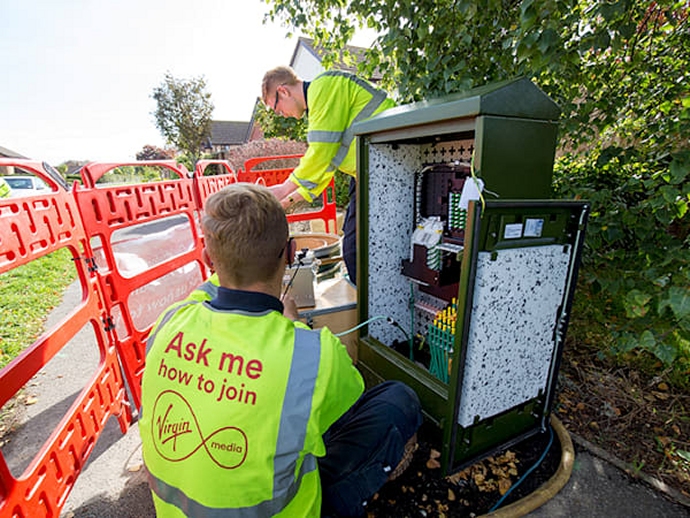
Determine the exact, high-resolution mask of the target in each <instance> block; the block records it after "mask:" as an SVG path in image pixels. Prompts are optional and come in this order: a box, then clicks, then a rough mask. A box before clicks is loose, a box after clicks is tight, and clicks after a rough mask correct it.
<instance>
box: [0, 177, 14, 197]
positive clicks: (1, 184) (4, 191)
mask: <svg viewBox="0 0 690 518" xmlns="http://www.w3.org/2000/svg"><path fill="white" fill-rule="evenodd" d="M11 193H12V189H11V188H10V184H8V183H7V182H6V181H5V179H4V178H0V198H9V197H10V194H11Z"/></svg>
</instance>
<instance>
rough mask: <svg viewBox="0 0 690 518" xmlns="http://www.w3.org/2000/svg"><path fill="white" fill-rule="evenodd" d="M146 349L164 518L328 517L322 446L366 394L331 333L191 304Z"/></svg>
mask: <svg viewBox="0 0 690 518" xmlns="http://www.w3.org/2000/svg"><path fill="white" fill-rule="evenodd" d="M147 349H148V352H147V355H146V370H145V372H144V375H143V380H142V413H141V418H140V420H139V429H140V434H141V439H142V451H143V456H144V462H145V464H146V467H147V470H148V472H149V483H150V485H151V488H152V492H153V497H154V504H155V506H156V513H157V516H158V517H159V518H165V517H182V516H190V517H216V516H217V517H220V516H223V517H241V518H251V517H263V516H286V517H287V516H289V517H312V516H313V517H318V516H319V515H320V509H321V486H320V479H319V473H318V466H317V463H316V458H317V457H321V456H323V455H325V453H326V451H325V446H324V443H323V439H322V435H323V433H324V432H325V431H326V430H327V429H328V428H329V427H330V426H331V424H332V423H333V422H335V420H336V419H337V418H338V417H340V416H341V415H342V414H343V413H344V412H345V411H347V409H349V408H350V406H352V404H353V403H354V402H355V401H356V400H357V399H358V398H359V396H360V395H361V394H362V392H363V390H364V383H363V381H362V378H361V376H360V374H359V373H358V372H357V370H356V369H355V367H354V366H353V364H352V360H351V358H350V357H349V356H348V354H347V350H346V349H345V347H344V346H343V345H342V343H341V342H340V341H339V340H338V339H337V338H336V337H335V336H334V335H333V334H332V333H331V332H330V331H328V330H327V329H323V330H321V331H312V330H310V329H308V328H307V327H306V326H304V325H303V324H301V323H299V322H292V321H291V320H289V319H287V318H285V317H284V316H283V315H282V314H280V313H279V312H278V311H276V310H271V309H267V310H266V311H263V312H260V313H257V312H253V311H247V310H244V309H242V310H220V309H217V308H214V307H212V306H211V305H210V304H208V303H206V302H198V301H195V300H192V299H187V300H185V301H183V302H181V303H178V304H176V305H174V306H172V307H171V308H170V309H169V310H168V311H167V312H166V313H164V314H163V315H162V316H161V318H160V319H159V321H158V322H157V324H156V326H155V327H154V331H152V333H151V335H150V337H149V340H148V342H147Z"/></svg>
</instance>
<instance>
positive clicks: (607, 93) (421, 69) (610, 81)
mask: <svg viewBox="0 0 690 518" xmlns="http://www.w3.org/2000/svg"><path fill="white" fill-rule="evenodd" d="M269 4H271V6H272V7H271V9H270V11H269V13H268V14H267V18H269V19H271V20H280V21H282V22H283V23H284V24H285V25H286V26H287V27H288V28H289V29H290V30H297V29H299V30H300V31H302V32H304V33H306V34H307V35H309V36H311V37H313V38H314V40H315V44H316V45H319V46H321V47H322V48H323V49H325V51H326V52H329V54H328V55H327V56H326V59H325V60H324V64H325V65H326V66H328V65H329V64H332V63H333V62H334V61H335V60H336V59H337V58H338V57H339V55H340V53H341V49H343V48H345V45H346V44H347V43H348V42H349V40H350V38H351V37H352V35H353V33H354V31H355V29H357V28H361V27H369V28H372V29H375V30H376V31H378V33H379V34H380V36H379V37H378V38H377V39H376V41H375V42H374V44H373V46H372V48H371V49H369V50H368V52H367V53H366V62H365V63H362V64H361V65H359V72H360V74H362V75H364V76H367V75H369V74H371V72H372V71H373V70H374V69H378V70H379V71H380V73H381V74H382V76H383V78H384V79H383V86H384V87H387V88H388V89H389V90H390V91H395V94H396V95H397V96H398V98H399V100H400V101H401V102H410V101H415V100H420V99H422V98H433V97H438V96H442V95H444V94H446V93H449V92H456V91H464V90H467V89H469V88H472V87H474V86H479V85H482V84H486V83H490V82H495V81H499V80H502V79H507V78H512V77H516V76H527V77H529V78H531V79H532V80H533V81H534V82H535V83H536V84H537V85H539V86H540V87H541V88H542V89H543V90H544V91H545V92H546V93H547V94H548V95H549V96H550V97H551V98H553V99H554V100H555V101H556V102H557V103H558V104H559V105H560V106H561V109H562V119H561V140H560V149H559V155H560V156H561V158H560V160H559V162H558V163H557V166H556V171H555V173H556V174H555V178H556V188H557V189H558V192H559V194H560V195H563V196H578V197H583V198H586V199H589V200H590V201H591V202H592V215H591V218H590V226H589V229H588V232H587V248H586V254H585V257H584V268H583V275H582V276H581V278H582V279H583V283H582V284H581V288H582V290H584V292H585V293H586V294H587V295H588V296H590V295H591V296H592V297H593V299H596V300H597V301H598V303H600V304H601V305H602V306H605V307H606V311H605V312H604V313H603V315H602V318H606V319H607V321H608V325H609V329H610V330H611V332H612V336H613V337H614V338H615V339H616V344H617V345H616V347H617V350H619V351H622V352H625V351H630V350H632V349H634V348H638V349H640V348H642V349H646V350H649V351H650V352H652V353H653V354H655V355H656V356H657V357H658V358H660V359H661V360H663V362H664V363H670V362H672V361H673V360H674V358H676V356H677V354H678V353H680V352H682V351H685V354H686V357H687V358H690V353H689V352H688V351H690V289H689V288H688V286H690V264H689V263H690V258H689V257H688V254H687V249H688V247H690V237H689V236H690V218H688V217H687V213H688V209H689V208H690V94H689V93H688V92H689V89H688V79H689V78H688V76H687V71H688V70H690V23H689V22H688V13H689V12H690V3H689V2H688V1H687V0H657V1H649V0H647V1H640V0H610V1H606V2H600V1H597V0H539V1H536V0H483V1H476V0H399V1H396V2H389V1H388V0H352V1H350V2H342V1H341V0H304V1H300V2H295V1H293V0H269ZM606 301H612V302H611V303H610V304H609V303H608V302H606ZM621 315H622V316H623V318H619V317H620V316H621ZM688 366H690V364H689V365H687V366H686V368H687V367H688Z"/></svg>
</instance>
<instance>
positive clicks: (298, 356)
mask: <svg viewBox="0 0 690 518" xmlns="http://www.w3.org/2000/svg"><path fill="white" fill-rule="evenodd" d="M320 358H321V338H320V335H319V332H318V331H312V330H307V329H301V328H298V327H296V328H295V350H294V352H293V353H292V364H291V365H290V376H289V377H288V382H287V388H286V390H285V399H284V400H283V410H282V412H281V415H280V430H279V431H278V442H277V444H276V456H275V458H274V462H273V473H274V475H273V476H274V477H275V478H274V481H273V482H274V483H273V498H278V499H280V498H281V495H284V494H286V491H288V490H289V488H290V485H292V479H293V477H294V475H293V474H294V472H295V468H296V467H297V460H298V457H299V452H301V451H302V448H304V440H305V438H306V437H307V423H308V422H309V417H310V416H311V402H312V399H313V395H314V387H315V385H316V376H317V375H318V373H319V361H320ZM283 498H284V497H283Z"/></svg>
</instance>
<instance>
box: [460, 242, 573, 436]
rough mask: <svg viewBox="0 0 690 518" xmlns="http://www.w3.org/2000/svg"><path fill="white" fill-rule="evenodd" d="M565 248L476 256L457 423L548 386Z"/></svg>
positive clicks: (523, 399)
mask: <svg viewBox="0 0 690 518" xmlns="http://www.w3.org/2000/svg"><path fill="white" fill-rule="evenodd" d="M570 251H571V249H570V247H566V248H564V247H563V246H561V245H551V246H540V247H531V248H517V249H511V250H501V251H499V252H498V254H497V256H496V258H495V260H492V257H491V253H489V252H480V253H479V254H478V258H477V273H476V276H475V288H474V289H475V291H474V296H473V301H472V316H471V321H470V327H469V335H468V342H467V351H466V363H465V368H464V378H463V383H462V387H461V390H460V394H461V395H460V400H459V403H458V404H459V408H458V410H459V412H458V424H459V425H461V426H463V427H468V426H471V425H472V424H474V423H475V419H477V418H478V420H479V421H481V420H483V419H486V418H489V417H492V416H495V415H498V414H500V413H501V412H504V411H506V410H510V409H512V408H514V407H516V406H518V405H520V404H522V403H524V402H527V401H529V400H531V399H533V398H535V397H537V396H538V395H539V393H540V391H541V392H544V391H545V390H546V388H547V384H548V381H549V371H550V368H551V359H552V356H553V354H554V347H555V343H554V340H553V334H554V328H555V325H556V318H557V315H558V309H559V307H560V305H561V303H562V301H563V299H564V296H565V290H566V278H567V274H568V268H569V263H570Z"/></svg>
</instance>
